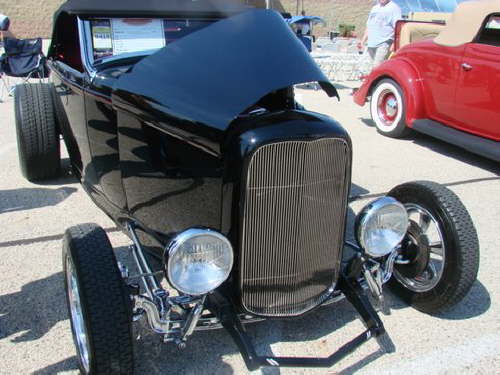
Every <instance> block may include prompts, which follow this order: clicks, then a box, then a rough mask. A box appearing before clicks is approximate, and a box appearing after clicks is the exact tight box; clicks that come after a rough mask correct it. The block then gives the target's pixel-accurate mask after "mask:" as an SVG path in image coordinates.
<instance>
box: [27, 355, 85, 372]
mask: <svg viewBox="0 0 500 375" xmlns="http://www.w3.org/2000/svg"><path fill="white" fill-rule="evenodd" d="M77 369H78V358H76V356H73V357H69V358H66V359H63V360H62V361H59V362H57V363H54V364H52V365H50V366H47V367H45V368H43V369H40V370H36V371H33V372H32V375H52V374H60V373H63V372H66V371H70V370H77Z"/></svg>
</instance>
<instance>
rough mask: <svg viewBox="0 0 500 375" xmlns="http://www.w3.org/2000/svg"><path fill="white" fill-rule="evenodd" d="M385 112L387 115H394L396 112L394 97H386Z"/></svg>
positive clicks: (396, 106)
mask: <svg viewBox="0 0 500 375" xmlns="http://www.w3.org/2000/svg"><path fill="white" fill-rule="evenodd" d="M385 113H387V116H389V117H395V116H396V114H397V113H398V101H397V100H396V98H394V97H390V98H389V99H387V102H386V103H385Z"/></svg>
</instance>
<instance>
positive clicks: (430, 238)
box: [394, 203, 446, 293]
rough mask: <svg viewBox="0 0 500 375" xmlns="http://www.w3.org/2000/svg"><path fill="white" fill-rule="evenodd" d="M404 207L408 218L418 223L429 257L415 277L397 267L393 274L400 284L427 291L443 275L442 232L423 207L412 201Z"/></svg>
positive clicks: (443, 249) (420, 291)
mask: <svg viewBox="0 0 500 375" xmlns="http://www.w3.org/2000/svg"><path fill="white" fill-rule="evenodd" d="M405 207H406V210H407V212H408V217H409V219H410V220H411V221H413V222H414V223H415V224H417V225H418V227H419V228H420V230H421V233H422V236H424V237H425V240H426V242H427V243H428V246H429V248H430V257H429V262H428V264H427V267H426V268H425V270H424V271H423V272H421V273H420V274H419V275H417V276H416V277H414V278H410V277H406V276H404V275H402V274H401V273H399V272H398V271H397V269H395V270H394V276H395V277H396V279H397V280H398V281H399V282H400V283H401V284H403V285H404V286H405V287H406V288H408V289H409V290H411V291H413V292H417V293H423V292H428V291H429V290H431V289H432V288H434V287H435V286H436V285H437V284H438V283H439V280H441V277H442V275H443V271H444V265H445V256H446V248H445V243H444V236H443V232H442V230H441V228H440V226H439V222H438V221H437V220H436V218H435V217H434V216H433V215H432V214H431V213H430V212H429V211H427V210H426V209H425V208H423V207H421V206H419V205H417V204H414V203H408V204H405ZM411 241H417V239H413V238H412V239H411ZM415 244H416V243H415ZM416 245H418V244H416Z"/></svg>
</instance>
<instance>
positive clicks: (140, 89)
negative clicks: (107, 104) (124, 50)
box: [113, 10, 338, 131]
mask: <svg viewBox="0 0 500 375" xmlns="http://www.w3.org/2000/svg"><path fill="white" fill-rule="evenodd" d="M305 82H319V84H320V85H321V87H322V88H323V89H324V90H325V91H326V92H327V94H328V95H329V96H337V97H338V94H337V91H336V89H335V88H334V87H333V85H332V84H331V83H330V82H329V80H328V79H327V78H326V77H325V75H324V74H323V73H322V72H321V70H320V69H319V67H318V66H317V64H316V63H315V62H314V61H313V60H312V58H311V57H310V55H309V53H308V52H307V50H306V49H305V48H304V45H303V44H302V43H301V42H300V41H299V40H298V38H297V37H296V36H295V34H294V33H293V32H292V31H291V30H290V28H289V27H288V25H287V24H286V23H285V21H284V20H283V18H282V16H281V15H280V14H279V13H277V12H275V11H270V10H251V11H248V12H245V13H242V14H239V15H237V16H233V17H230V18H227V19H225V20H222V21H219V22H216V23H214V24H213V25H211V26H208V27H206V28H204V29H202V30H200V31H198V32H195V33H193V34H190V35H188V36H186V37H184V38H182V39H180V40H178V41H175V42H174V43H171V44H169V45H168V46H166V47H165V48H162V49H161V50H159V51H158V52H156V53H155V54H153V55H151V56H148V57H146V58H144V59H143V60H141V61H140V62H138V63H137V64H136V65H134V66H133V68H132V69H131V71H129V72H128V73H125V74H123V75H122V76H121V77H120V78H119V79H118V80H117V81H116V84H115V86H114V90H113V104H114V105H115V106H116V107H121V108H123V109H128V110H129V111H133V112H136V113H139V112H140V113H142V114H145V115H148V114H149V116H151V117H152V118H154V116H155V114H157V113H158V112H160V113H163V114H165V115H167V116H169V117H174V118H178V119H182V120H186V121H189V122H196V123H202V124H204V125H207V126H210V127H213V128H217V129H219V130H222V131H224V130H226V129H227V128H228V126H229V124H230V123H231V122H232V121H233V120H234V119H235V118H236V117H237V116H238V115H239V114H241V113H242V112H243V111H244V110H245V109H247V108H248V107H250V106H252V105H253V104H255V103H257V102H258V101H259V100H260V99H261V98H263V97H264V96H265V95H267V94H269V93H271V92H273V91H275V90H278V89H282V88H286V87H290V86H292V85H294V84H299V83H305Z"/></svg>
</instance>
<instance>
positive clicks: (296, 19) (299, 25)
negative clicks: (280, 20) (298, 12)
mask: <svg viewBox="0 0 500 375" xmlns="http://www.w3.org/2000/svg"><path fill="white" fill-rule="evenodd" d="M286 22H287V23H288V24H289V25H290V26H291V25H296V28H294V29H295V32H296V34H297V37H298V38H299V39H300V40H301V41H302V43H304V45H305V46H306V48H307V50H308V51H309V52H311V51H312V37H311V31H312V27H313V26H315V25H318V24H321V25H322V26H326V22H325V20H324V19H323V18H321V17H317V16H293V17H291V18H288V19H286ZM304 30H305V31H304Z"/></svg>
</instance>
